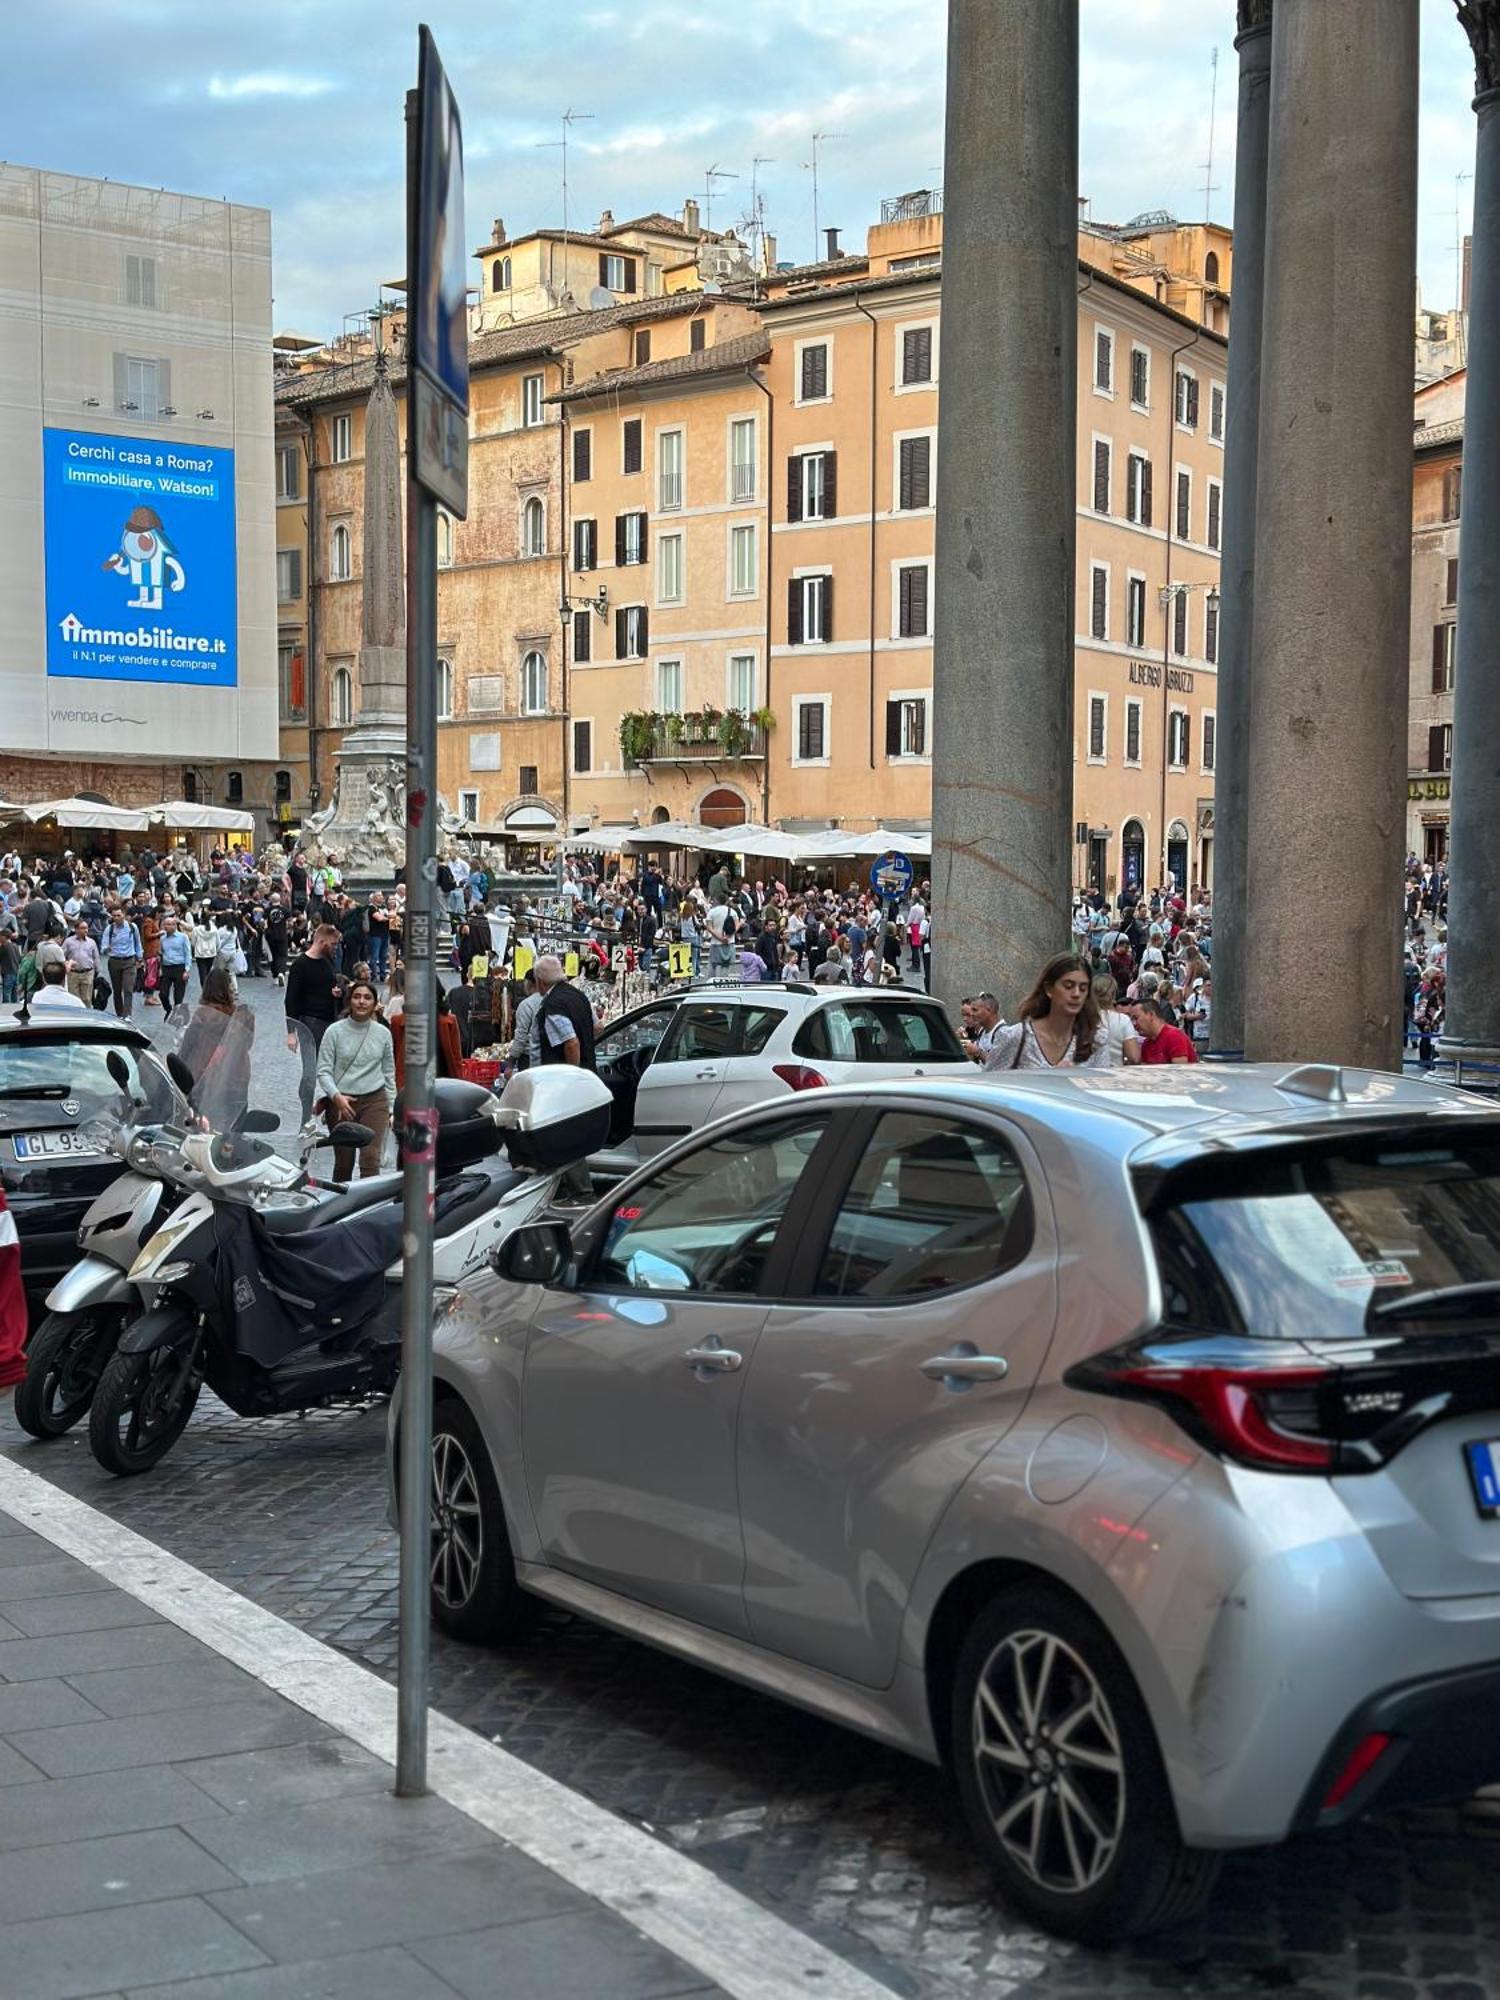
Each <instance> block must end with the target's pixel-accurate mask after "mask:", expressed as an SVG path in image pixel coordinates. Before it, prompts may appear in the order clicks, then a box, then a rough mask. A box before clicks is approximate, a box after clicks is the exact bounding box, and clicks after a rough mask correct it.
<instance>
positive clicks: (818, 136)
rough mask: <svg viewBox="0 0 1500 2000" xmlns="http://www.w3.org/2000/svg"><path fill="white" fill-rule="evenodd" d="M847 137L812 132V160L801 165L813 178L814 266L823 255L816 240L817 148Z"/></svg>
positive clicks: (833, 133)
mask: <svg viewBox="0 0 1500 2000" xmlns="http://www.w3.org/2000/svg"><path fill="white" fill-rule="evenodd" d="M847 136H848V135H847V134H846V133H843V132H814V133H813V135H812V158H811V159H810V160H804V161H803V162H802V164H803V166H804V167H810V168H811V169H812V177H813V262H814V263H815V264H816V263H817V262H818V259H819V258H820V257H821V256H822V254H823V253H822V251H821V250H820V248H819V247H818V246H819V239H818V148H819V146H822V145H824V144H826V143H827V141H828V140H830V139H843V138H846V137H847Z"/></svg>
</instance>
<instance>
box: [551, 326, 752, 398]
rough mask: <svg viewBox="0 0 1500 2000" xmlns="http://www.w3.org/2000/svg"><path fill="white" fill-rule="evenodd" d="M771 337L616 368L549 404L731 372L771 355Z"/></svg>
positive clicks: (744, 338) (744, 337)
mask: <svg viewBox="0 0 1500 2000" xmlns="http://www.w3.org/2000/svg"><path fill="white" fill-rule="evenodd" d="M770 353H771V342H770V337H769V336H768V335H767V334H765V333H761V332H756V333H741V334H737V335H736V336H735V338H734V339H732V340H721V341H718V342H717V343H716V344H715V345H714V346H713V347H701V348H699V349H698V351H697V353H696V354H673V355H670V356H669V357H668V358H667V359H666V360H665V361H647V362H645V363H643V364H642V366H641V367H639V368H616V369H612V370H610V371H609V372H608V373H606V374H603V375H591V376H590V377H589V379H588V381H586V382H578V383H575V384H574V385H573V386H572V387H571V388H569V389H564V390H562V391H560V392H559V394H557V395H555V396H549V397H548V398H547V401H548V402H549V403H576V402H580V401H583V400H585V399H586V398H588V397H591V396H612V395H614V394H616V393H617V392H618V391H619V390H621V389H651V388H654V387H656V386H657V385H658V384H659V383H671V382H684V381H690V380H692V379H693V378H694V377H696V376H703V375H727V374H730V373H732V372H734V371H737V370H739V369H743V368H749V367H751V366H752V365H753V364H754V363H755V362H757V361H765V360H768V359H769V358H770Z"/></svg>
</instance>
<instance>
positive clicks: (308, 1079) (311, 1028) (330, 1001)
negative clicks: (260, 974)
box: [286, 924, 344, 1125]
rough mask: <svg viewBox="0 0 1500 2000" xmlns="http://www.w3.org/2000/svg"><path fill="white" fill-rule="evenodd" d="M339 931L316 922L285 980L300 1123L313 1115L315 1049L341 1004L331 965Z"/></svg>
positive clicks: (340, 991) (339, 984) (337, 980)
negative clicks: (297, 1060) (298, 1072)
mask: <svg viewBox="0 0 1500 2000" xmlns="http://www.w3.org/2000/svg"><path fill="white" fill-rule="evenodd" d="M338 941H339V934H338V931H337V929H336V928H335V927H334V925H332V924H319V925H318V928H317V929H316V930H315V931H314V932H313V938H312V943H311V944H310V945H309V946H308V947H307V950H306V951H305V952H304V954H303V955H302V957H301V958H299V959H297V960H296V961H295V962H294V963H293V966H292V969H291V971H290V973H289V974H288V975H287V982H286V1020H287V1037H286V1045H287V1047H288V1048H289V1049H294V1050H295V1049H300V1050H301V1052H302V1081H301V1083H300V1085H299V1087H298V1094H299V1096H300V1097H301V1100H302V1122H303V1124H304V1125H305V1124H306V1123H307V1121H308V1119H309V1118H310V1117H311V1116H312V1103H313V1078H314V1076H315V1075H316V1074H317V1068H318V1048H319V1045H320V1044H321V1042H322V1040H323V1037H324V1035H325V1034H326V1033H327V1032H328V1029H329V1027H330V1026H331V1024H332V1023H333V1022H334V1021H335V1020H336V1019H337V1018H338V1015H339V1012H340V1010H341V1008H342V1006H343V1004H344V986H343V982H342V980H341V979H340V978H339V976H338V972H337V970H336V968H335V965H334V957H333V954H334V952H335V950H336V949H337V948H338Z"/></svg>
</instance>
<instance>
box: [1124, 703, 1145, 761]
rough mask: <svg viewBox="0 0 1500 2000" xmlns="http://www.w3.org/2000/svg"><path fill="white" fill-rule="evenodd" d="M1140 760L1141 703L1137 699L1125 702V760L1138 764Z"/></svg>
mask: <svg viewBox="0 0 1500 2000" xmlns="http://www.w3.org/2000/svg"><path fill="white" fill-rule="evenodd" d="M1140 761H1141V705H1140V703H1139V702H1138V701H1127V702H1126V704H1125V762H1126V763H1127V764H1139V763H1140Z"/></svg>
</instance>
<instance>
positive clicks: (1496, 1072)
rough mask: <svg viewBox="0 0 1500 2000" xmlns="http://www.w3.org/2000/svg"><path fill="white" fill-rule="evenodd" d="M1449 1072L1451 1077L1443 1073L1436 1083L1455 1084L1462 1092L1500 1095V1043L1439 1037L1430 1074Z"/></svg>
mask: <svg viewBox="0 0 1500 2000" xmlns="http://www.w3.org/2000/svg"><path fill="white" fill-rule="evenodd" d="M1450 1069H1451V1071H1452V1075H1451V1077H1450V1076H1448V1075H1446V1074H1445V1075H1443V1076H1441V1077H1438V1081H1439V1082H1441V1083H1448V1082H1452V1083H1456V1084H1457V1085H1458V1086H1459V1088H1460V1089H1461V1090H1478V1091H1484V1092H1485V1093H1486V1094H1500V1043H1494V1042H1471V1041H1464V1040H1462V1039H1459V1038H1458V1037H1455V1036H1448V1035H1439V1037H1438V1043H1437V1060H1436V1062H1435V1063H1434V1064H1433V1068H1432V1071H1431V1072H1430V1074H1433V1075H1436V1073H1437V1072H1438V1071H1439V1070H1443V1071H1448V1070H1450Z"/></svg>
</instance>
